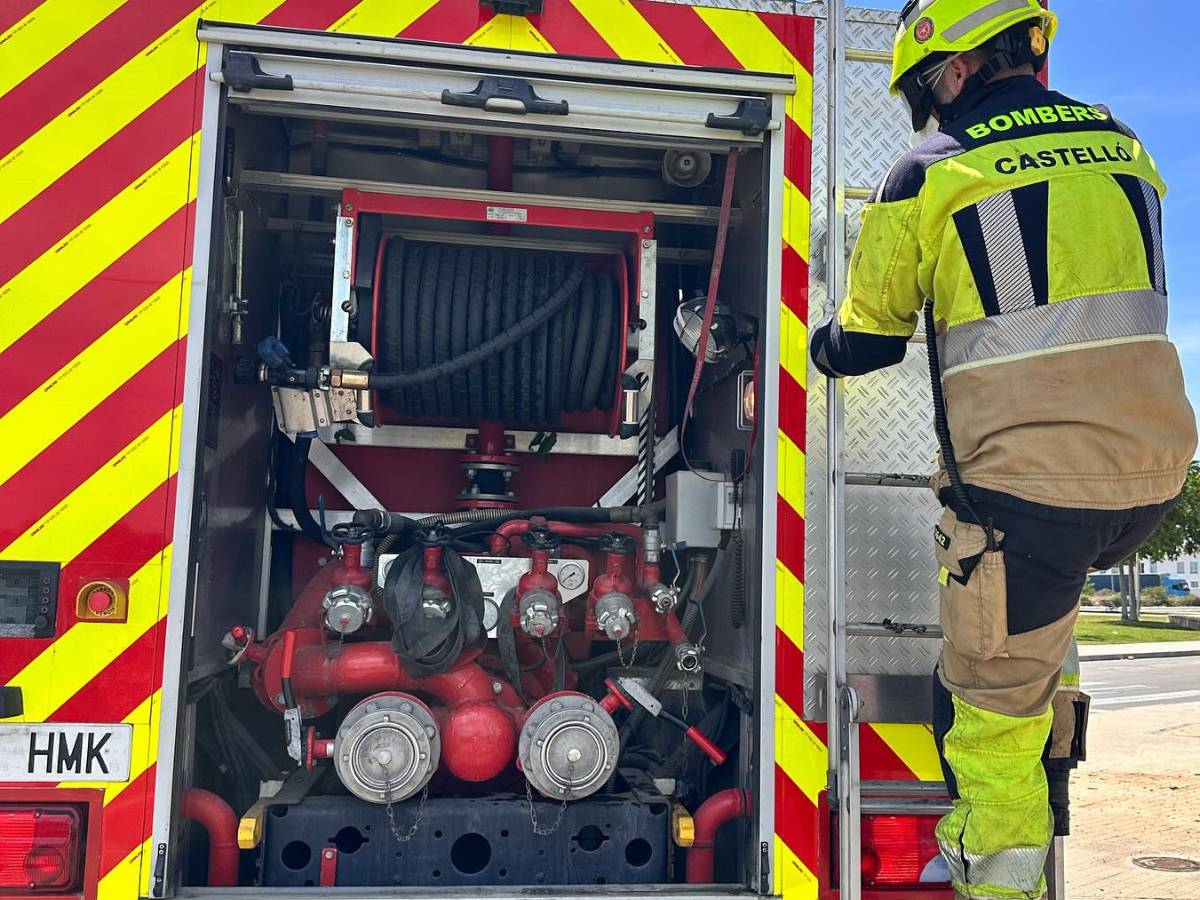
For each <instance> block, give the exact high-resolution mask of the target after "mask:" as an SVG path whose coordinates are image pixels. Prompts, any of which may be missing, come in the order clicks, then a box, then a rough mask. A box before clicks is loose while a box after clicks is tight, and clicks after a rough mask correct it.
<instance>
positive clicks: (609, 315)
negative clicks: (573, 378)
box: [581, 274, 615, 409]
mask: <svg viewBox="0 0 1200 900" xmlns="http://www.w3.org/2000/svg"><path fill="white" fill-rule="evenodd" d="M613 306H614V304H613V302H612V279H611V278H609V276H608V275H607V274H604V275H600V276H599V277H598V278H597V279H596V337H595V346H593V347H589V348H588V363H587V377H586V378H585V380H584V382H583V395H582V397H581V403H582V406H583V408H584V409H592V408H593V407H595V406H596V399H597V398H598V397H599V396H600V379H601V378H602V377H603V375H604V367H605V363H606V360H605V357H606V356H607V355H608V345H609V343H610V342H611V341H612V333H613V331H614V330H615V323H614V322H613Z"/></svg>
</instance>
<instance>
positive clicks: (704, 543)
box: [662, 472, 735, 547]
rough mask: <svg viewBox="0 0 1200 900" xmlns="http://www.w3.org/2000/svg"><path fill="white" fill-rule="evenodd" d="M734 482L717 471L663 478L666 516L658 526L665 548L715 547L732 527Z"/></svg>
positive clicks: (673, 474) (677, 474) (671, 475)
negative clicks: (659, 526)
mask: <svg viewBox="0 0 1200 900" xmlns="http://www.w3.org/2000/svg"><path fill="white" fill-rule="evenodd" d="M734 506H735V503H734V483H733V482H732V481H729V480H727V479H725V478H723V477H722V476H721V475H720V473H718V472H673V473H672V474H670V475H668V476H667V515H666V519H665V521H664V522H663V524H662V532H663V541H664V542H665V543H666V544H667V545H668V546H670V545H672V544H674V545H683V546H687V547H717V546H719V545H720V543H721V532H722V531H723V530H727V529H730V528H733V525H734Z"/></svg>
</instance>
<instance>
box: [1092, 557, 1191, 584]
mask: <svg viewBox="0 0 1200 900" xmlns="http://www.w3.org/2000/svg"><path fill="white" fill-rule="evenodd" d="M1138 570H1139V571H1140V572H1141V573H1142V574H1143V575H1174V576H1175V577H1176V578H1185V579H1187V583H1188V587H1190V588H1191V589H1192V593H1193V594H1200V555H1196V554H1193V555H1191V556H1180V557H1176V558H1175V559H1164V560H1161V561H1156V560H1147V559H1143V560H1142V561H1141V563H1140V564H1139V566H1138ZM1104 571H1105V573H1106V574H1110V575H1116V574H1118V569H1117V568H1116V567H1115V566H1114V567H1113V568H1111V569H1105V570H1104Z"/></svg>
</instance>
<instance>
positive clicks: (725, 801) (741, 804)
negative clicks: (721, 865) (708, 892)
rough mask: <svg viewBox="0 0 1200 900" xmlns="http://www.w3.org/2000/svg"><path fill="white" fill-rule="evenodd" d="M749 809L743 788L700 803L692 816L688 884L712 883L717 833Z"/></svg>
mask: <svg viewBox="0 0 1200 900" xmlns="http://www.w3.org/2000/svg"><path fill="white" fill-rule="evenodd" d="M752 808H753V803H752V799H751V796H750V792H749V791H747V790H745V789H744V788H729V789H728V790H724V791H718V792H717V793H715V794H713V795H712V796H711V797H709V798H708V799H707V800H705V801H704V802H703V803H701V804H700V808H699V809H697V810H696V814H695V816H693V819H694V821H695V826H696V838H695V840H694V841H693V842H692V846H691V847H689V848H688V852H687V883H688V884H712V880H713V847H714V846H715V844H716V839H717V831H718V830H719V829H720V828H721V826H722V825H724V824H725V823H726V822H728V821H730V820H732V819H741V818H746V817H748V816H749V815H750V813H751V810H752Z"/></svg>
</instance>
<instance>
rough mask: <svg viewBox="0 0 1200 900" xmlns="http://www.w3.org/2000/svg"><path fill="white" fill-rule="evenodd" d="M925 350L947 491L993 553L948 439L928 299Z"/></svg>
mask: <svg viewBox="0 0 1200 900" xmlns="http://www.w3.org/2000/svg"><path fill="white" fill-rule="evenodd" d="M925 347H926V349H927V350H928V352H929V386H930V390H931V391H932V393H933V430H934V432H935V433H936V434H937V440H938V447H939V449H940V450H941V451H942V465H943V466H945V467H946V476H947V477H948V478H949V479H950V490H951V492H952V493H953V494H954V499H955V500H957V501H958V502H959V504H960V505H961V506H962V508H963V509H965V510H966V511H967V514H968V515H970V517H971V518H972V519H974V520H975V523H976V524H977V525H978V526H979V527H980V528H982V529H983V530H984V531H986V532H987V539H988V549H989V550H994V549H996V538H995V532H994V529H993V528H992V520H991V519H988V521H987V524H986V525H985V524H984V523H983V520H982V519H980V518H979V514H978V513H976V512H975V508H974V507H973V506H971V501H970V500H969V499H967V490H966V488H965V487H963V483H962V478H961V477H960V476H959V472H958V460H957V459H956V458H955V456H954V443H953V441H952V440H951V439H950V420H949V418H948V417H947V415H946V398H945V396H944V395H943V393H942V361H941V359H940V358H939V357H938V347H937V322H936V320H935V318H934V312H933V301H932V300H928V301H926V303H925Z"/></svg>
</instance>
